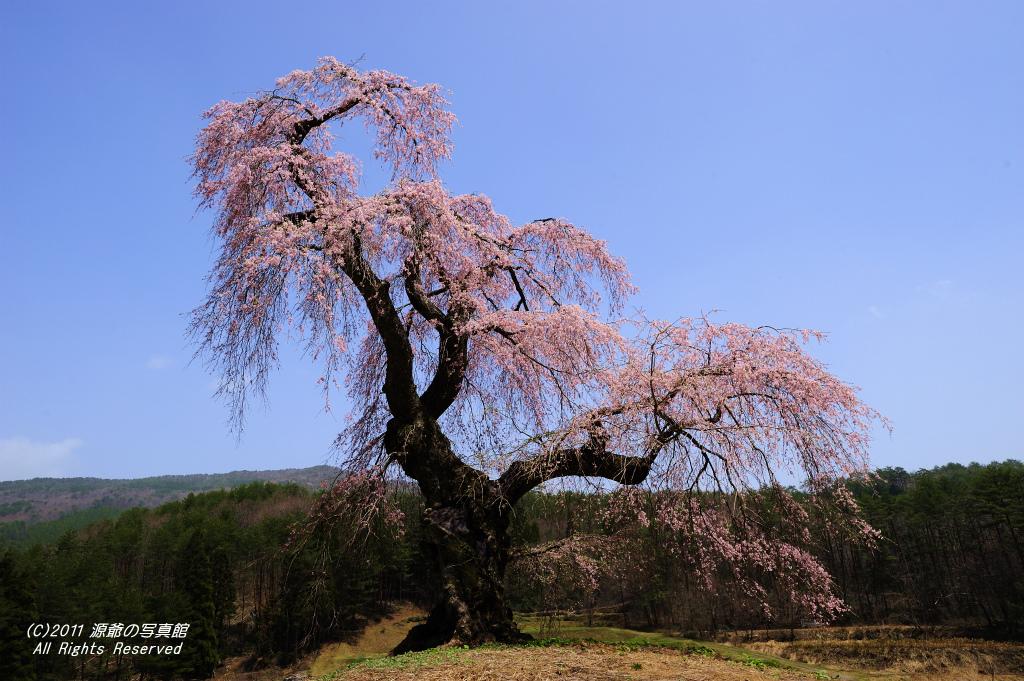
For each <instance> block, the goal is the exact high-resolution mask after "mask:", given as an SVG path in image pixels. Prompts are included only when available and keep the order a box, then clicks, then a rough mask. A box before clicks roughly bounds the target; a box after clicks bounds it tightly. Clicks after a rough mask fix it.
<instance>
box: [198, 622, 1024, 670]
mask: <svg viewBox="0 0 1024 681" xmlns="http://www.w3.org/2000/svg"><path fill="white" fill-rule="evenodd" d="M424 615H425V613H423V612H422V611H419V610H416V609H415V608H412V607H406V608H402V609H400V610H398V611H396V612H395V613H394V614H393V615H392V616H391V617H389V618H387V619H385V620H383V621H381V622H379V623H376V624H375V625H372V626H370V627H369V628H368V629H367V630H366V632H365V633H364V634H363V636H362V637H361V638H360V639H359V640H356V641H352V642H349V643H335V644H331V645H328V646H325V647H324V648H322V649H321V650H320V652H319V653H318V655H317V656H316V657H315V658H311V659H308V660H305V661H303V662H302V663H301V664H298V665H296V666H295V667H293V668H291V669H289V670H283V671H282V670H277V669H268V670H262V671H259V672H242V671H240V662H241V661H234V662H230V661H229V663H228V665H227V666H226V668H225V669H223V670H218V673H217V678H227V679H234V680H236V681H271V680H273V681H280V679H282V678H290V679H296V680H298V679H310V680H312V679H318V680H322V681H335V680H340V681H386V680H387V681H391V680H398V679H424V680H425V681H501V680H505V679H508V680H510V681H541V680H542V679H543V680H545V681H556V680H557V681H588V680H593V681H612V680H615V681H712V680H719V679H720V680H722V681H762V680H763V681H768V680H769V679H778V680H779V681H795V680H796V679H801V680H810V679H822V680H823V679H846V680H851V681H873V680H878V681H883V680H884V681H926V680H927V681H966V680H972V679H977V680H978V681H984V680H985V679H999V680H1000V681H1009V680H1010V679H1022V680H1024V647H1022V646H1021V645H1019V644H1011V643H995V642H991V641H980V640H977V639H963V638H928V639H911V638H906V637H904V638H902V639H901V638H892V634H891V629H892V628H888V629H880V630H879V631H881V632H888V635H889V636H890V637H889V638H885V637H881V638H874V639H864V638H861V639H859V640H858V639H853V638H850V635H849V634H848V633H844V632H843V631H841V630H840V629H838V628H836V629H835V630H833V629H827V628H826V629H819V630H815V631H816V633H815V634H810V635H808V636H812V637H813V636H816V637H817V638H806V639H804V640H794V641H771V640H769V641H764V640H761V641H749V640H748V641H742V642H730V643H722V642H708V641H694V640H690V639H683V638H679V637H676V636H670V635H667V634H664V633H646V632H640V631H634V630H631V629H622V628H616V627H586V626H580V624H579V623H577V622H572V621H562V622H552V621H551V620H548V619H543V620H542V619H540V618H529V617H524V618H521V619H520V626H521V627H522V629H523V630H524V631H526V632H527V633H530V634H532V635H534V636H538V637H539V636H548V635H550V634H557V638H544V639H541V640H539V641H537V642H535V643H534V644H530V645H524V646H505V645H490V646H483V647H481V648H475V649H472V650H471V649H468V648H464V647H462V646H457V645H448V646H443V647H441V648H437V649H434V650H428V651H424V652H421V653H410V654H407V655H401V656H398V657H394V658H390V657H388V656H387V652H388V651H389V650H391V648H393V647H394V646H395V645H396V644H397V643H398V642H399V641H400V640H402V638H403V637H404V636H405V634H406V632H407V631H408V630H409V629H410V628H411V627H413V626H414V625H415V624H416V623H418V622H421V621H423V619H424ZM747 638H752V637H747ZM736 643H738V644H736Z"/></svg>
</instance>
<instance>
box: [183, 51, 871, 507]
mask: <svg viewBox="0 0 1024 681" xmlns="http://www.w3.org/2000/svg"><path fill="white" fill-rule="evenodd" d="M447 105H448V102H447V101H446V100H445V99H444V96H443V94H442V91H441V89H440V88H439V87H438V86H437V85H424V86H418V85H415V84H414V83H411V82H409V81H407V80H406V79H404V78H401V77H399V76H395V75H393V74H390V73H387V72H383V71H367V72H362V71H359V70H358V69H356V68H355V67H354V66H349V65H345V64H341V63H339V62H337V61H336V60H334V59H331V58H325V59H322V60H320V63H319V65H318V66H317V67H316V68H315V69H314V70H313V71H310V72H302V71H296V72H293V73H292V74H290V75H288V76H286V77H284V78H282V79H280V80H278V81H277V83H276V86H275V88H274V89H272V90H266V91H259V92H256V93H254V94H253V96H251V97H249V98H248V99H246V100H244V101H242V102H239V103H233V102H221V103H219V104H217V105H215V106H214V107H212V108H211V109H210V110H209V111H207V112H206V114H205V118H206V119H207V121H208V122H207V124H206V127H205V128H204V129H203V130H202V131H201V132H200V133H199V135H198V138H197V144H196V151H195V153H194V154H193V155H192V157H191V159H190V160H191V163H192V167H193V170H194V177H195V179H196V180H197V184H196V188H195V194H196V196H197V197H198V199H199V207H200V208H201V209H209V210H211V211H212V212H213V214H214V222H213V231H214V234H215V236H216V239H217V241H218V244H219V257H218V259H217V262H216V264H215V266H214V268H213V271H212V272H211V273H210V275H209V283H210V293H209V295H208V297H207V299H206V301H205V302H204V303H203V304H202V305H201V306H200V307H198V308H197V309H196V310H194V311H193V313H192V321H191V327H190V330H191V333H192V334H193V337H194V339H195V341H196V342H197V344H198V346H199V349H198V351H197V355H198V356H199V357H201V358H202V359H203V360H204V361H205V362H206V363H207V365H208V366H209V368H210V369H211V370H212V371H214V372H216V373H218V374H219V375H220V377H221V384H220V393H221V394H222V395H224V396H225V397H226V398H227V399H228V401H229V402H230V404H231V408H232V418H233V421H234V423H235V424H236V425H238V426H240V425H241V422H242V418H243V415H244V413H245V410H246V407H247V400H248V399H249V397H250V396H252V395H257V396H261V395H263V394H264V390H265V388H266V381H267V377H268V375H269V372H270V371H271V370H272V369H273V368H274V367H276V365H277V345H278V343H279V342H280V340H281V339H282V338H285V337H290V338H292V339H294V340H296V341H297V342H298V343H299V344H300V345H301V347H303V348H304V350H305V351H306V352H307V354H308V355H309V356H311V357H312V358H313V360H314V361H317V362H319V363H321V364H322V366H323V375H322V378H321V382H322V386H323V390H324V391H325V395H329V394H330V391H331V390H332V388H333V387H335V386H337V387H341V384H339V383H336V378H338V377H340V378H342V379H343V381H344V388H345V390H346V391H347V393H348V395H349V397H350V399H351V405H352V409H351V412H350V421H349V425H348V427H347V428H346V430H345V432H344V433H343V434H342V435H341V436H340V438H339V445H340V446H342V447H344V448H345V450H346V451H347V452H350V453H352V455H353V456H354V457H355V459H356V460H357V463H361V464H363V465H371V464H372V463H374V461H373V459H374V458H375V457H379V456H380V455H382V454H383V455H385V456H390V457H394V455H395V452H382V451H381V448H380V443H381V441H382V440H381V436H382V434H383V433H384V432H385V430H386V429H387V428H388V427H389V425H388V424H389V423H397V422H401V423H412V422H414V421H416V419H429V420H432V421H437V422H438V423H440V425H441V426H442V428H443V430H444V431H445V433H446V434H447V436H448V437H449V438H450V439H451V443H452V447H453V448H454V451H455V453H456V454H457V455H458V457H459V458H461V460H462V461H465V462H470V463H472V464H473V465H474V466H475V467H476V468H477V469H478V470H479V471H480V473H481V474H482V475H484V476H485V479H486V477H487V476H489V477H490V478H491V479H496V483H495V484H497V489H499V490H500V491H502V493H503V494H504V495H505V497H506V498H507V499H508V500H510V501H514V500H515V499H517V498H518V497H519V496H521V495H522V494H523V493H525V491H527V490H529V489H530V488H532V487H534V486H536V485H538V484H541V483H543V482H546V481H549V480H555V479H561V478H565V477H571V476H584V477H588V476H597V477H603V478H607V479H610V480H613V481H616V482H619V483H622V484H627V485H635V484H639V483H641V482H643V481H645V480H646V481H649V482H651V483H652V484H653V483H654V482H659V483H663V484H667V485H670V486H673V487H676V488H689V489H696V488H702V487H703V486H711V487H716V488H720V489H734V490H738V489H743V488H745V487H747V486H751V485H754V486H756V485H760V484H774V483H775V477H774V476H775V471H777V470H780V469H782V470H786V469H789V470H793V471H797V470H799V471H802V472H803V473H804V474H806V475H807V476H808V478H809V480H810V481H811V484H812V485H817V484H819V483H821V484H825V483H826V482H827V481H828V480H831V479H833V478H835V477H836V476H839V475H846V474H850V473H851V472H854V471H858V470H863V469H864V467H865V466H866V456H867V445H868V433H869V429H870V427H871V424H872V421H874V420H875V419H877V418H878V415H877V414H876V413H875V412H874V411H873V410H871V409H870V408H868V407H866V406H865V405H864V404H863V403H861V402H860V401H859V399H858V398H857V395H856V390H855V389H854V388H852V387H851V386H849V385H847V384H845V383H843V382H841V381H839V380H838V379H836V378H835V377H833V376H831V375H830V374H829V373H828V372H827V371H826V369H825V367H824V366H823V365H822V364H821V363H820V362H817V361H816V360H814V359H813V358H812V357H811V356H810V355H809V354H807V352H806V351H805V350H804V349H803V346H804V344H806V343H807V342H808V341H810V340H814V339H819V340H820V339H821V338H822V336H821V334H817V333H814V332H808V331H777V330H774V329H767V328H759V329H752V328H749V327H746V326H742V325H739V324H732V323H724V324H719V323H715V322H713V321H712V320H711V319H708V318H697V319H683V320H680V321H677V322H674V323H668V322H662V321H651V320H647V319H645V318H643V317H639V316H637V317H634V318H623V317H621V312H622V309H623V306H624V304H625V302H626V301H627V299H628V298H629V297H630V296H631V295H632V294H633V293H634V292H635V289H634V287H633V286H632V284H631V283H630V274H629V272H628V270H627V268H626V265H625V263H624V262H623V261H622V260H621V259H619V258H616V257H614V256H612V255H611V253H610V252H609V250H608V248H607V245H606V244H605V242H604V241H601V240H599V239H596V238H595V237H593V236H592V235H591V234H590V233H589V232H587V231H586V230H585V229H583V228H582V227H579V226H576V225H573V224H572V223H570V222H568V221H566V220H563V219H551V218H546V219H544V220H537V221H534V222H530V223H526V224H523V225H515V224H513V223H512V222H511V221H510V220H509V219H508V218H507V217H505V216H504V215H501V214H500V213H498V212H496V211H495V210H494V208H493V207H492V205H491V201H490V200H489V199H488V198H487V197H486V196H481V195H475V194H474V195H461V196H458V195H453V194H451V193H450V192H448V191H447V189H445V187H444V186H443V185H442V184H441V182H440V180H439V179H438V177H437V168H438V165H439V164H440V163H441V162H442V161H444V160H446V159H448V158H449V156H450V153H451V142H450V139H449V133H450V131H451V127H452V124H453V123H454V122H455V117H454V115H452V114H451V112H449V111H448V109H447V108H446V107H447ZM356 118H359V119H361V120H362V121H363V122H364V124H365V125H366V126H367V128H368V129H371V130H373V131H374V132H375V135H376V143H377V144H376V149H375V152H374V153H375V156H376V157H377V159H378V160H379V161H381V162H383V163H384V164H385V165H387V166H389V167H390V168H391V169H392V172H393V176H392V182H391V183H390V184H389V186H388V187H387V188H386V189H385V190H383V191H381V192H380V193H378V194H376V195H373V196H363V195H360V194H359V193H358V188H359V182H360V171H359V165H358V163H357V161H356V160H355V159H353V158H352V157H350V156H348V155H346V154H344V153H341V152H336V151H334V150H333V148H332V145H333V143H334V140H335V137H334V134H333V133H332V129H336V128H337V127H338V126H341V125H345V124H348V123H349V122H351V121H353V120H354V119H356ZM396 419H397V421H396Z"/></svg>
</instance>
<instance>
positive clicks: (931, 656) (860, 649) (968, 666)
mask: <svg viewBox="0 0 1024 681" xmlns="http://www.w3.org/2000/svg"><path fill="white" fill-rule="evenodd" d="M743 647H744V648H748V649H750V650H756V651H758V652H763V653H769V654H771V655H776V656H778V657H782V658H786V659H789V660H797V661H799V662H805V663H808V664H814V665H822V666H827V667H837V668H844V669H864V670H871V671H875V672H886V673H902V674H913V675H919V674H924V675H938V676H952V677H954V678H963V679H981V678H992V675H993V674H995V675H996V677H997V678H1000V679H1009V678H1024V646H1021V645H1019V644H1014V643H998V642H994V641H982V640H978V639H965V638H948V639H902V640H892V639H873V640H861V641H857V640H853V641H850V640H845V641H844V640H822V641H790V642H779V641H764V642H750V643H744V644H743Z"/></svg>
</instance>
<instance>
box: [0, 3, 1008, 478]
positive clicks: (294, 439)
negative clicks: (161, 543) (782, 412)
mask: <svg viewBox="0 0 1024 681" xmlns="http://www.w3.org/2000/svg"><path fill="white" fill-rule="evenodd" d="M325 55H332V56H335V57H337V58H338V59H340V60H343V61H350V60H352V59H355V58H358V57H360V56H361V55H362V56H364V62H363V65H364V66H365V67H366V68H380V69H386V70H389V71H392V72H394V73H398V74H401V75H404V76H407V77H409V78H411V79H415V80H417V81H419V82H421V83H422V82H437V83H440V84H441V85H442V86H443V87H445V88H447V89H449V90H451V95H450V97H449V99H450V101H451V102H452V108H453V110H454V112H455V113H456V115H457V116H458V117H459V120H460V123H461V127H459V128H458V129H457V130H456V131H455V134H454V142H455V153H454V158H453V164H452V165H450V166H448V167H447V168H445V169H443V171H442V172H443V177H444V179H445V181H446V182H447V184H448V186H449V188H450V189H451V190H452V191H454V192H458V193H463V192H482V193H485V194H487V195H489V196H490V197H491V198H492V199H493V200H494V202H495V205H496V207H497V208H498V209H499V210H500V211H502V212H504V213H506V214H508V215H509V216H510V217H512V218H513V219H514V220H517V221H520V222H523V221H528V220H531V219H535V218H542V217H548V216H562V217H565V218H568V219H569V220H571V221H573V222H575V223H576V224H581V225H584V226H586V227H587V228H588V229H590V230H591V231H592V232H593V233H594V234H596V235H598V236H599V237H601V238H604V239H606V240H607V241H608V242H609V244H610V247H611V249H612V251H613V252H615V253H616V254H618V255H621V256H623V257H624V258H625V259H626V261H627V263H628V264H629V266H630V268H631V270H632V272H633V273H634V276H635V283H636V284H637V285H638V286H639V287H640V289H641V291H642V292H643V295H642V296H641V297H640V298H638V299H637V300H636V301H635V303H636V304H637V305H640V306H642V307H643V308H644V309H645V311H646V312H647V313H648V314H649V315H650V316H653V317H662V318H677V317H680V316H693V315H697V314H700V313H701V312H707V311H709V310H712V309H719V310H721V312H720V313H719V314H718V319H720V320H726V319H728V320H734V321H739V322H744V323H747V324H750V325H762V324H770V325H773V326H779V327H781V326H785V327H803V328H813V329H820V330H823V331H827V332H829V333H830V340H829V342H828V343H827V344H826V345H824V346H821V347H818V348H814V349H813V352H814V354H815V355H816V356H818V357H820V358H822V359H823V360H824V361H826V362H827V363H828V364H829V365H830V367H831V368H832V370H833V371H834V373H836V374H837V375H838V376H839V377H841V378H842V379H843V380H846V381H848V382H850V383H853V384H855V385H858V386H860V387H861V388H862V396H863V398H864V399H865V400H866V401H867V402H868V403H869V404H871V405H872V406H874V407H876V408H877V409H879V410H880V411H882V412H883V413H884V414H885V415H886V416H888V417H889V418H891V419H892V421H893V424H894V431H893V433H892V436H891V437H889V436H888V435H887V434H885V433H884V432H881V433H879V434H878V439H877V441H876V443H875V447H874V449H873V461H874V463H875V464H876V465H878V466H894V465H898V466H903V467H904V468H907V469H916V468H919V467H931V466H934V465H939V464H943V463H946V462H949V461H959V462H963V463H966V462H969V461H972V460H977V461H982V462H987V461H991V460H1002V459H1006V458H1024V452H1022V446H1021V437H1020V428H1021V425H1022V424H1024V397H1022V396H1021V392H1020V390H1019V386H1020V385H1022V384H1024V380H1022V379H1024V360H1022V358H1021V356H1022V353H1021V352H1020V349H1021V347H1022V342H1021V340H1020V338H1021V333H1022V331H1024V285H1022V284H1024V276H1022V272H1024V267H1021V263H1022V262H1024V153H1022V152H1024V4H1022V3H1020V2H983V3H979V2H953V3H950V2H928V3H924V2H885V3H883V2H828V3H820V2H755V3H745V2H727V3H711V2H690V3H686V2H672V3H643V2H630V3H625V2H621V3H598V2H544V3H540V2H538V3H531V2H516V3H502V2H473V3H470V2H458V3H444V2H413V3H386V2H379V3H370V2H361V3H351V2H333V3H324V4H319V3H315V2H307V3H301V4H296V3H255V2H245V3H243V2H202V3H199V2H197V3H188V2H173V3H171V2H145V3H143V2H131V3H110V2H106V3H101V2H74V3H56V2H24V3H21V2H10V1H8V0H2V1H0V79H2V88H0V479H17V478H25V477H35V476H78V475H88V476H97V477H119V478H124V477H142V476H147V475H163V474H184V473H203V472H208V473H212V472H224V471H230V470H235V469H250V470H253V469H267V468H286V467H298V466H310V465H315V464H318V463H322V462H324V461H325V459H327V457H328V456H329V445H330V443H331V441H332V440H333V438H334V435H335V434H336V433H337V431H338V430H340V428H341V419H342V417H343V414H344V407H343V404H342V402H341V400H340V399H338V398H336V399H335V400H334V401H333V403H332V406H333V409H334V411H333V413H331V414H325V413H324V410H323V401H322V396H321V394H320V392H319V391H318V389H317V387H316V379H317V377H318V376H319V371H318V369H317V367H316V366H314V365H313V364H312V363H311V362H309V361H308V360H304V359H303V358H302V357H300V356H299V355H298V354H297V353H295V352H293V350H292V349H286V350H285V351H284V352H283V353H282V357H283V361H282V366H281V370H280V372H279V373H278V374H277V375H275V376H274V377H273V378H272V383H271V389H270V404H269V408H268V409H267V410H256V411H254V412H253V413H252V414H251V415H250V417H249V419H248V422H247V427H246V431H245V439H244V440H243V441H242V443H241V444H237V443H236V442H235V439H234V437H233V436H232V435H231V434H230V433H229V430H228V428H227V426H226V420H227V417H228V412H227V409H226V408H225V406H224V405H223V404H222V403H220V402H217V401H215V400H213V399H211V395H212V392H213V385H214V379H213V378H212V377H211V376H209V375H207V374H206V373H205V372H204V371H203V369H202V367H201V366H199V365H198V364H193V365H191V366H190V365H189V360H190V357H191V354H192V350H191V348H189V347H188V346H187V344H186V339H185V336H184V330H185V324H186V319H185V316H184V314H185V313H187V312H188V311H189V310H190V309H192V308H193V307H195V306H196V305H197V304H198V303H199V302H200V301H201V300H202V298H203V295H204V290H205V289H204V281H203V277H204V275H205V273H206V272H207V270H208V269H209V267H210V265H211V264H212V258H213V250H212V248H213V242H212V241H211V240H210V238H209V234H208V228H209V225H210V220H211V216H210V215H209V214H199V215H195V217H193V214H194V211H195V203H194V201H193V199H192V197H191V194H190V182H189V170H188V166H187V164H186V161H185V157H186V156H187V155H188V154H189V153H190V150H191V146H192V144H193V141H194V138H195V135H196V133H197V131H198V130H199V126H200V125H201V121H200V120H199V118H198V115H199V114H200V113H201V112H202V111H204V110H205V109H207V108H208V107H210V106H211V105H213V104H214V103H216V102H217V101H219V100H221V99H236V98H242V97H244V96H245V95H246V93H247V92H251V91H253V90H257V89H259V88H264V87H270V86H272V84H273V82H274V79H275V78H277V77H279V76H282V75H284V74H286V73H288V72H290V71H292V70H295V69H303V70H308V69H310V68H312V67H313V66H314V65H315V63H316V59H317V57H319V56H325ZM344 136H345V139H344V141H343V148H344V149H345V150H347V151H350V152H355V153H361V154H364V163H365V168H366V170H367V177H366V182H367V191H372V190H373V189H374V188H375V187H378V186H379V185H380V183H381V182H382V177H383V176H382V174H381V173H380V172H379V171H378V169H377V168H376V167H375V166H374V164H373V161H372V159H371V158H369V157H368V156H366V155H365V153H366V151H367V150H368V149H369V144H368V140H367V138H366V136H365V135H364V134H363V133H362V132H361V131H360V130H354V129H347V130H345V131H344Z"/></svg>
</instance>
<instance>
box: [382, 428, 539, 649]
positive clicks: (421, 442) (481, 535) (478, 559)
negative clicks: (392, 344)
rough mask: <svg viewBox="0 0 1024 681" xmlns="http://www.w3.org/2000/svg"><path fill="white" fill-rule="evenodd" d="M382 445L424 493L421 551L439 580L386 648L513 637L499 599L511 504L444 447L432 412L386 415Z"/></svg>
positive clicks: (516, 636)
mask: <svg viewBox="0 0 1024 681" xmlns="http://www.w3.org/2000/svg"><path fill="white" fill-rule="evenodd" d="M385 447H387V448H388V450H389V451H391V452H394V454H393V456H394V457H395V458H396V460H397V461H398V462H399V463H400V464H401V465H402V467H403V469H404V470H405V471H406V473H407V474H408V475H409V476H410V477H412V478H414V479H415V480H417V481H418V482H419V484H420V489H421V491H422V492H423V495H424V497H426V509H425V510H424V513H423V518H422V527H423V553H424V555H425V557H426V558H427V560H428V561H429V563H430V564H429V566H428V567H429V568H430V569H432V571H433V575H434V578H435V579H437V580H439V587H440V589H439V591H440V593H441V602H440V603H438V604H437V606H436V607H435V608H434V610H433V611H432V612H431V614H430V617H429V618H428V619H427V621H426V622H425V623H424V624H421V625H418V626H416V627H414V628H413V629H412V631H410V632H409V635H408V636H407V637H406V638H405V640H404V641H402V643H400V644H399V645H398V646H397V647H396V648H395V649H394V650H393V651H392V654H394V655H397V654H401V653H404V652H410V651H416V650H425V649H427V648H433V647H435V646H438V645H441V644H443V643H447V642H448V641H450V640H452V639H453V638H454V639H458V640H460V641H462V642H463V643H466V644H468V645H480V644H483V643H488V642H491V641H500V642H514V641H520V640H522V639H523V638H524V636H523V635H522V634H521V633H520V631H519V628H518V627H517V626H516V623H515V621H514V620H513V619H512V610H511V608H509V607H508V605H507V604H506V602H505V587H504V581H505V567H506V565H507V564H508V556H509V548H510V541H509V537H508V526H509V517H508V513H509V511H510V510H511V507H510V506H509V503H508V501H507V500H505V499H503V498H501V496H500V495H499V494H498V488H497V485H496V484H495V483H494V482H493V481H490V480H488V478H487V476H486V475H484V474H483V473H481V472H480V471H477V470H475V469H473V468H471V467H469V466H467V465H466V464H465V463H463V462H462V461H461V460H459V459H458V458H457V457H456V456H455V455H454V454H453V453H452V451H451V445H450V443H449V441H448V439H447V438H446V437H445V436H444V434H443V433H441V430H440V428H438V426H437V423H436V422H434V421H433V420H432V419H429V418H427V419H417V420H416V421H415V422H413V423H412V424H408V423H407V424H404V425H400V424H398V423H396V422H395V421H393V422H392V423H390V424H389V428H388V434H387V435H386V436H385Z"/></svg>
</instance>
